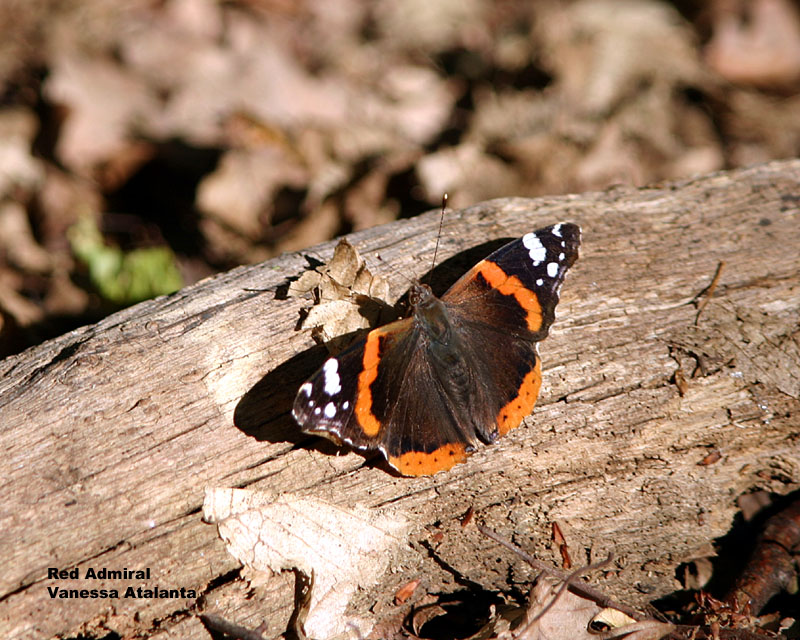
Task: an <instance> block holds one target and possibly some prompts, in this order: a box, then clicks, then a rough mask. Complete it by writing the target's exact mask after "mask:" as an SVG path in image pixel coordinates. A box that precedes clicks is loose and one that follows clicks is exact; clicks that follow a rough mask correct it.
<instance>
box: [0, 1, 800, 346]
mask: <svg viewBox="0 0 800 640" xmlns="http://www.w3.org/2000/svg"><path fill="white" fill-rule="evenodd" d="M799 16H800V11H799V10H798V7H797V6H796V4H793V3H791V2H790V1H789V0H755V1H753V2H745V1H737V0H716V1H714V2H708V3H690V2H685V3H680V2H675V3H668V2H656V1H654V0H580V1H576V2H556V1H554V0H541V1H539V2H517V1H510V0H509V1H504V2H490V1H489V0H437V1H436V2H430V1H429V0H378V1H377V2H365V1H357V0H338V1H337V2H326V1H323V0H317V1H306V2H294V1H290V0H250V1H249V2H248V1H239V2H236V1H231V2H224V3H222V2H215V1H214V0H159V1H156V0H129V1H127V2H124V3H120V2H116V1H115V0H84V1H80V0H73V1H67V2H64V1H58V0H6V1H5V2H3V3H1V4H0V33H2V38H0V87H1V88H2V104H1V106H0V356H5V355H9V354H12V353H16V352H19V351H21V350H22V349H24V348H26V347H27V346H30V345H31V344H35V343H37V342H39V341H41V340H43V339H46V338H48V337H52V336H55V335H59V334H60V333H63V332H65V331H67V330H69V329H72V328H74V327H76V326H80V325H83V324H86V323H89V322H92V321H96V320H97V319H99V318H100V317H102V316H103V315H105V314H107V313H109V312H111V311H113V310H115V309H117V308H119V307H121V306H124V305H127V304H131V303H133V302H136V301H139V300H141V299H144V298H147V297H149V296H152V295H158V294H160V293H165V292H169V291H172V290H174V289H176V288H178V287H180V286H181V285H182V284H188V283H191V282H193V281H196V280H198V279H200V278H202V277H204V276H207V275H210V274H212V273H214V272H217V271H220V270H225V269H228V268H230V267H232V266H234V265H237V264H241V263H252V262H257V261H261V260H264V259H267V258H269V257H271V256H274V255H276V254H278V253H280V252H282V251H288V250H296V249H300V248H303V247H306V246H309V245H313V244H315V243H318V242H321V241H324V240H327V239H330V238H332V237H335V236H336V235H339V234H343V233H346V232H348V231H352V230H356V229H363V228H365V227H368V226H370V225H375V224H380V223H382V222H386V221H389V220H393V219H396V218H398V217H403V216H412V215H415V214H417V213H419V212H421V211H424V210H428V209H430V208H432V207H435V206H437V204H438V203H439V202H440V199H441V196H442V193H444V192H445V191H447V192H449V194H450V197H451V201H450V202H451V205H452V206H453V207H460V206H464V205H468V204H472V203H475V202H478V201H481V200H484V199H487V198H492V197H499V196H508V195H524V196H535V195H540V194H555V193H564V192H579V191H583V190H588V189H601V188H604V187H607V186H608V185H611V184H615V183H626V184H634V185H641V184H646V183H650V182H653V181H657V180H664V179H669V178H675V177H681V176H690V175H692V174H695V173H703V172H708V171H713V170H718V169H723V168H730V167H736V166H741V165H744V164H749V163H753V162H757V161H764V160H768V159H772V158H780V157H788V156H795V155H797V153H798V148H800V96H798V88H800V17H799Z"/></svg>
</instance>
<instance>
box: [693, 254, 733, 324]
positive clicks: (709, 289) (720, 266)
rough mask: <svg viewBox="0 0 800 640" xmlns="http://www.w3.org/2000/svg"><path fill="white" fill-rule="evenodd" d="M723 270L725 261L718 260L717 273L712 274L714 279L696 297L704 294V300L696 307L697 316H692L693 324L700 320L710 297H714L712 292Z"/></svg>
mask: <svg viewBox="0 0 800 640" xmlns="http://www.w3.org/2000/svg"><path fill="white" fill-rule="evenodd" d="M724 268H725V261H724V260H720V261H719V264H718V265H717V271H716V273H715V274H714V278H713V279H712V280H711V284H710V285H708V287H706V289H705V290H704V291H701V292H700V293H699V294H698V295H697V298H699V297H700V296H702V295H704V294H705V298H703V301H702V302H701V303H700V306H699V307H697V314H696V315H695V316H694V323H695V324H697V321H698V320H699V319H700V314H701V313H703V309H705V308H706V305H707V304H708V303H709V301H710V300H711V297H712V296H713V295H714V290H715V289H716V288H717V284H718V283H719V277H720V276H721V275H722V269H724ZM697 298H695V300H697Z"/></svg>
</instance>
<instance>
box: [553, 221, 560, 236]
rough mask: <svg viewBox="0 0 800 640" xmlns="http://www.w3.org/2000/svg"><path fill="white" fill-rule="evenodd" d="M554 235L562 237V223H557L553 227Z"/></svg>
mask: <svg viewBox="0 0 800 640" xmlns="http://www.w3.org/2000/svg"><path fill="white" fill-rule="evenodd" d="M553 235H554V236H558V237H559V238H560V237H561V224H557V225H556V226H555V227H553Z"/></svg>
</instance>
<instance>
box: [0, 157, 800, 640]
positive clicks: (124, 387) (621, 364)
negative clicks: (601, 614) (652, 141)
mask: <svg viewBox="0 0 800 640" xmlns="http://www.w3.org/2000/svg"><path fill="white" fill-rule="evenodd" d="M563 220H570V221H574V222H577V223H579V224H581V225H582V227H583V246H582V249H581V257H580V259H579V261H578V262H577V263H576V265H575V266H574V267H573V269H572V270H571V272H570V274H569V275H568V277H567V282H566V284H565V286H564V289H563V291H562V300H561V303H560V305H559V308H558V313H557V315H558V317H557V320H556V322H555V324H554V326H553V329H552V331H551V335H550V337H549V338H548V339H547V340H546V341H545V342H544V343H543V344H542V348H541V352H542V356H543V363H544V384H543V388H542V395H541V397H540V401H539V404H538V406H537V408H536V409H535V410H534V412H533V414H532V416H531V417H530V418H528V419H526V420H525V423H524V425H523V426H521V427H520V428H518V429H516V430H514V431H512V432H511V433H510V434H509V435H508V436H506V437H504V438H502V439H501V440H500V441H499V442H498V443H497V444H496V445H494V446H490V447H485V448H482V449H481V450H480V451H478V452H477V453H476V454H475V455H473V456H472V457H471V458H470V460H469V461H468V462H467V463H466V464H463V465H459V466H457V467H455V468H454V469H453V470H452V471H449V472H445V473H440V474H437V475H435V476H433V477H427V478H401V477H397V476H395V475H392V474H390V473H388V472H387V470H386V468H385V467H384V466H382V465H381V464H380V463H378V461H377V459H375V458H369V457H367V458H365V457H364V456H362V455H360V454H358V453H352V452H351V453H348V454H347V455H340V456H337V455H334V452H335V451H336V448H335V447H333V446H332V445H328V444H327V443H323V444H321V443H320V441H319V440H318V439H314V438H309V437H307V436H303V435H302V434H300V433H299V432H298V430H297V428H296V426H295V425H294V423H293V421H292V418H291V416H290V413H289V411H290V407H291V402H292V399H293V396H294V394H295V392H296V390H297V388H298V386H299V384H300V383H301V382H302V380H303V379H304V378H305V377H307V376H308V375H309V374H310V373H312V372H313V370H314V368H315V366H316V365H318V364H319V363H320V362H321V358H322V357H323V355H322V354H323V349H322V348H321V347H314V348H312V345H313V342H312V340H311V338H310V336H309V335H308V333H307V332H302V331H297V330H295V327H296V326H297V324H298V320H299V318H300V315H299V314H300V312H301V310H302V309H303V308H304V307H305V306H307V305H308V301H304V300H302V299H298V298H288V299H287V298H285V297H284V296H282V295H281V294H282V292H283V291H285V288H286V284H287V283H288V282H289V281H290V280H291V279H293V278H296V277H297V276H299V275H300V274H301V273H302V272H303V271H304V270H305V269H307V268H308V261H307V259H306V256H313V257H314V258H317V259H319V260H326V259H327V258H329V257H330V255H331V254H332V250H333V243H327V244H325V245H321V246H319V247H315V248H313V249H309V250H307V251H303V252H298V253H294V254H288V255H283V256H280V257H278V258H276V259H274V260H271V261H269V262H266V263H263V264H260V265H256V266H251V267H242V268H238V269H235V270H233V271H231V272H229V273H224V274H221V275H219V276H216V277H214V278H210V279H208V280H205V281H203V282H200V283H197V284H195V285H193V286H191V287H187V288H185V289H183V290H181V291H179V292H177V293H175V294H173V295H171V296H167V297H162V298H159V299H157V300H152V301H148V302H145V303H142V304H139V305H137V306H135V307H132V308H130V309H126V310H124V311H122V312H120V313H117V314H114V315H113V316H110V317H108V318H106V319H105V320H103V321H101V322H99V323H97V324H96V325H92V326H88V327H83V328H81V329H78V330H76V331H73V332H71V333H69V334H66V335H64V336H61V337H60V338H57V339H55V340H51V341H50V342H47V343H45V344H42V345H39V346H37V347H34V348H32V349H29V350H28V351H26V352H24V353H21V354H19V355H16V356H13V357H10V358H7V359H5V360H4V361H3V362H2V363H0V425H2V431H1V432H0V450H2V451H3V452H4V455H3V457H2V461H0V465H2V467H1V468H2V474H1V475H2V479H3V480H2V487H1V488H0V505H2V509H1V510H0V537H2V545H0V558H1V559H2V566H3V571H2V573H1V574H0V636H2V637H4V638H46V637H50V636H54V635H59V634H60V637H68V636H70V635H76V634H78V633H84V634H87V635H89V636H92V634H94V635H96V636H97V637H102V636H103V635H105V634H106V633H107V632H108V631H114V632H116V633H118V634H120V635H121V636H122V637H130V636H134V635H136V634H141V635H150V636H151V637H157V638H158V637H168V636H169V637H182V638H187V639H192V638H198V639H199V638H206V637H207V633H206V631H205V630H204V628H203V627H202V625H201V623H200V622H199V620H198V619H197V617H196V616H195V615H193V614H195V613H198V612H200V611H201V610H205V611H208V612H209V613H213V614H217V615H220V616H222V617H224V618H227V619H229V620H231V621H233V622H236V623H238V624H241V625H245V626H249V627H251V628H254V627H256V626H258V625H259V624H261V623H262V621H266V623H267V626H268V629H269V631H268V633H272V634H277V633H280V632H282V631H283V629H284V628H285V624H286V621H287V619H288V617H289V615H290V613H291V610H292V597H293V586H292V585H293V577H292V575H291V574H279V575H276V576H273V577H272V578H271V579H269V580H267V581H266V582H264V583H262V584H259V585H258V586H255V587H252V591H251V587H249V586H247V585H246V584H245V582H244V581H242V580H240V579H239V571H238V570H239V565H238V564H237V562H236V561H235V560H234V559H233V558H232V557H231V556H229V555H228V554H227V553H226V551H225V548H224V546H223V543H222V542H221V541H220V540H219V538H218V537H217V531H216V528H215V527H214V526H212V525H208V524H204V523H203V522H202V521H201V514H200V507H201V504H202V501H203V489H204V488H205V487H207V486H220V487H226V486H227V487H248V488H252V489H260V490H265V491H273V492H298V493H301V494H303V495H313V496H315V497H317V498H321V499H323V500H327V501H330V502H332V503H334V504H340V505H354V504H360V505H364V506H366V507H378V506H383V505H387V504H391V505H393V507H394V508H395V509H396V510H399V511H400V512H402V513H403V514H404V515H405V516H406V517H408V518H409V519H410V520H411V521H412V522H413V523H415V524H416V528H415V529H414V534H413V535H412V537H411V539H410V540H409V546H408V548H407V549H405V550H404V555H403V557H402V559H401V561H400V562H399V564H398V565H397V566H396V567H395V571H394V572H392V573H389V574H387V575H386V576H385V578H384V579H383V580H382V581H381V583H380V584H378V585H376V587H375V588H374V589H370V590H369V591H368V592H365V593H363V594H362V595H361V596H360V597H359V599H358V601H357V602H354V603H352V606H354V607H357V608H360V610H361V611H362V613H364V614H369V615H373V616H374V617H375V619H376V620H377V621H386V620H389V619H392V618H394V617H396V616H397V615H398V614H400V613H402V612H404V611H406V610H407V607H408V606H409V605H408V603H407V604H406V605H404V606H405V607H406V609H403V607H402V606H395V605H394V604H393V603H392V597H393V595H394V592H395V591H396V589H397V588H398V587H399V586H401V585H403V584H405V583H406V582H408V581H409V580H411V579H413V578H422V580H423V590H425V591H427V592H431V593H441V592H450V591H455V590H458V589H461V588H464V587H463V586H462V585H465V584H470V585H473V586H478V585H479V586H480V587H482V588H485V589H487V590H509V589H510V588H512V587H524V585H525V584H526V581H528V580H529V579H530V577H531V572H530V569H529V568H528V567H526V566H523V565H522V564H521V563H520V562H519V561H518V559H516V558H514V557H512V556H511V555H510V554H509V553H508V552H506V551H503V550H501V549H499V548H498V547H497V546H496V544H495V543H493V542H491V541H490V540H487V539H486V538H485V537H483V536H481V535H480V534H479V533H478V532H477V530H476V528H475V527H474V526H473V527H470V526H466V527H463V528H462V527H461V525H460V523H459V521H458V517H459V516H461V515H462V514H463V513H464V512H466V511H467V510H468V509H469V508H470V507H473V508H474V509H475V512H476V517H477V518H480V519H481V520H482V521H483V522H485V523H486V525H487V526H489V527H491V528H493V529H495V530H497V531H498V532H499V533H501V534H503V535H505V536H507V537H510V538H512V539H513V540H514V541H515V542H517V544H519V545H521V546H523V547H524V548H526V550H528V551H530V552H533V553H535V554H537V555H538V556H539V557H540V558H543V559H552V561H553V562H556V563H557V562H559V561H560V557H559V556H558V549H557V548H554V547H553V545H551V544H550V542H549V540H550V527H551V523H552V522H553V521H557V522H558V523H559V524H560V527H561V529H562V530H563V531H564V533H565V536H566V538H567V542H568V544H569V546H570V549H571V551H572V556H573V559H574V560H575V561H576V563H578V564H582V563H585V562H587V561H590V560H596V559H598V558H602V557H604V556H605V555H606V554H608V553H609V552H612V551H613V552H614V556H615V562H614V565H613V570H606V571H605V573H604V575H603V576H602V577H597V576H595V580H596V583H597V584H596V586H600V587H601V588H604V589H606V590H607V592H608V593H610V594H612V595H614V596H615V597H617V598H618V599H619V600H622V601H625V602H627V603H628V604H632V605H641V604H642V603H643V602H645V601H647V600H649V599H651V598H654V597H657V596H660V595H662V594H665V593H668V592H670V591H671V590H673V589H675V588H676V583H675V580H674V571H675V568H676V566H677V565H678V564H679V563H681V562H683V561H685V560H687V559H689V558H692V557H693V556H695V555H697V554H705V553H707V552H708V551H709V549H710V543H711V542H712V541H713V540H714V539H715V538H717V537H719V536H721V535H723V534H724V533H725V532H726V531H727V530H728V528H729V527H730V525H731V522H732V519H733V517H734V515H735V513H736V497H737V496H738V495H739V494H741V493H743V492H747V491H751V490H755V489H765V490H767V491H772V492H777V493H780V494H786V493H788V492H790V491H792V490H795V489H797V488H798V487H800V357H799V356H800V328H799V327H798V318H800V161H798V160H789V161H780V162H773V163H769V164H764V165H759V166H754V167H751V168H747V169H744V170H737V171H732V172H728V173H720V174H716V175H711V176H706V177H701V178H697V179H693V180H687V181H681V182H676V183H672V184H668V185H659V186H655V187H650V188H646V189H630V188H614V189H611V190H608V191H606V192H603V193H592V194H581V195H571V196H563V197H552V198H539V199H535V200H530V199H502V200H495V201H491V202H486V203H481V204H478V205H476V206H474V207H471V208H469V209H465V210H463V211H459V212H455V213H452V214H449V215H448V216H447V217H446V219H445V221H444V229H443V232H442V239H441V246H440V249H439V253H440V256H442V257H444V258H447V257H452V256H454V255H457V259H456V260H448V261H447V262H445V264H444V268H442V269H437V270H436V271H435V272H434V276H435V277H434V283H435V284H436V285H438V286H439V291H440V292H441V290H442V289H443V288H446V286H447V285H449V284H450V283H452V281H453V279H454V277H456V276H458V275H459V274H460V273H463V272H464V270H466V268H467V267H468V266H469V264H470V263H471V262H474V261H475V260H476V259H478V258H480V257H483V256H482V255H481V252H483V255H486V253H488V251H487V250H486V246H485V244H482V243H486V241H487V240H495V239H499V238H511V237H516V236H519V235H521V234H523V233H525V232H527V231H529V230H532V229H535V228H538V227H540V226H544V225H545V224H549V223H553V222H557V221H563ZM438 222H439V218H438V213H430V214H427V215H424V216H421V217H418V218H414V219H410V220H402V221H398V222H396V223H392V224H388V225H384V226H382V227H378V228H373V229H369V230H367V231H363V232H359V233H355V234H353V235H352V236H350V238H349V239H350V241H351V242H352V243H353V244H354V245H355V246H356V247H358V248H359V250H360V251H361V252H362V254H363V255H364V256H365V257H366V259H367V261H368V263H370V265H371V267H372V268H373V270H374V271H377V272H379V273H383V274H385V275H386V276H387V277H388V278H389V279H390V282H391V285H392V291H393V292H394V293H395V294H396V295H397V296H398V297H399V295H400V294H402V293H403V291H404V290H405V289H407V287H408V278H413V277H419V276H422V275H423V274H424V273H425V271H426V270H427V269H428V268H429V264H430V258H431V254H432V252H433V247H434V244H435V239H436V234H437V228H438ZM476 245H480V246H479V248H478V249H477V250H469V249H470V247H473V248H474V247H475V246H476ZM378 254H379V255H380V259H377V255H378ZM722 262H724V269H723V270H722V271H721V274H720V277H719V279H718V283H717V286H716V289H715V291H714V293H713V297H712V298H711V300H710V302H709V303H708V304H707V306H705V308H704V309H703V310H702V313H701V314H700V316H699V318H697V312H698V307H697V302H698V300H699V299H702V296H700V298H698V296H699V294H701V292H703V290H704V289H706V288H707V287H708V286H709V284H710V283H711V281H712V279H713V277H714V275H715V273H716V271H717V268H718V266H719V265H720V264H721V263H722ZM676 372H679V373H678V374H677V379H676ZM681 376H682V377H683V378H684V379H685V384H684V383H682V382H681ZM712 451H719V453H720V454H721V457H720V458H719V459H718V460H717V461H716V462H715V463H713V464H700V463H701V462H703V460H704V458H706V456H707V454H709V452H712ZM435 534H443V535H435ZM75 567H77V568H78V569H79V570H80V574H81V576H83V575H84V573H85V570H86V568H88V567H94V568H97V569H99V568H101V567H107V568H109V569H113V570H122V569H124V568H128V569H133V570H144V569H149V570H150V576H151V578H150V579H149V580H142V579H140V580H136V579H133V580H129V581H126V580H108V579H106V580H86V579H83V578H82V579H80V580H77V581H73V580H62V579H56V578H52V577H51V578H48V569H49V568H56V569H59V570H69V569H72V568H75ZM509 568H510V570H509ZM128 585H133V586H134V588H135V587H136V586H139V585H144V586H145V587H147V588H153V587H155V586H156V585H158V586H159V587H162V588H180V587H183V588H185V589H191V590H194V591H195V592H196V595H197V598H195V599H191V598H160V599H140V598H123V597H120V598H119V599H101V598H96V599H95V598H91V597H89V598H78V599H70V600H61V599H58V598H56V599H51V596H50V593H49V592H48V587H50V588H54V587H58V588H84V589H93V588H95V589H102V588H107V589H108V588H118V589H121V590H122V591H124V589H125V588H126V587H127V586H128Z"/></svg>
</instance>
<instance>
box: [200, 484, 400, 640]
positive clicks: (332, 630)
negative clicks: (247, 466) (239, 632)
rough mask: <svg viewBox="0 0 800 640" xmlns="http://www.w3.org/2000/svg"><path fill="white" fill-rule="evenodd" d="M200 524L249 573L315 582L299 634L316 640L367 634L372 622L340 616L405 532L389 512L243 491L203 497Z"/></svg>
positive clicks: (387, 560)
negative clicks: (295, 573)
mask: <svg viewBox="0 0 800 640" xmlns="http://www.w3.org/2000/svg"><path fill="white" fill-rule="evenodd" d="M203 517H204V519H205V520H206V521H207V522H214V523H216V524H217V526H218V528H219V533H220V537H221V538H222V539H223V540H224V541H225V543H226V545H227V547H228V551H229V552H230V553H231V554H232V555H233V556H234V557H235V558H236V559H237V560H239V561H240V562H242V563H243V564H245V565H246V566H248V567H250V568H252V569H255V570H257V571H267V572H277V571H283V570H288V569H299V570H300V571H302V572H303V573H304V574H306V575H313V576H314V586H313V589H312V593H311V603H310V609H309V612H308V617H307V618H306V620H305V625H304V626H305V631H306V634H307V635H308V636H309V637H315V638H329V637H334V636H336V635H338V634H344V633H346V632H350V631H352V630H353V629H357V630H358V631H359V633H360V634H362V635H361V637H364V636H365V635H366V634H367V633H368V632H369V629H370V626H371V622H370V621H368V620H367V619H364V618H360V617H357V616H355V615H351V614H347V615H346V614H345V610H346V608H347V605H348V603H349V602H350V599H351V597H352V596H353V595H354V594H355V593H356V592H357V591H358V590H360V589H365V588H367V587H370V586H372V585H373V584H374V583H375V582H376V581H377V580H378V579H379V578H380V577H381V576H382V575H383V573H384V572H385V571H386V570H387V569H388V567H389V566H390V563H391V561H392V559H393V557H394V555H395V553H396V552H397V551H398V549H399V548H400V547H401V546H402V545H404V544H405V542H406V536H407V533H408V530H409V526H410V525H409V523H408V521H407V520H406V519H405V518H403V517H402V516H400V515H399V514H397V513H394V512H391V511H388V510H370V509H367V508H365V507H360V506H356V507H352V508H347V507H341V506H337V505H334V504H331V503H329V502H325V501H323V500H319V499H316V498H310V497H301V496H296V495H290V494H283V495H271V494H265V493H259V492H256V491H248V490H244V489H207V490H206V498H205V502H204V504H203Z"/></svg>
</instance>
